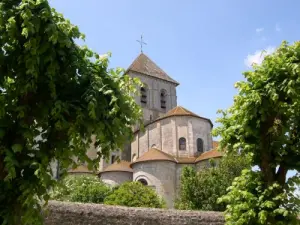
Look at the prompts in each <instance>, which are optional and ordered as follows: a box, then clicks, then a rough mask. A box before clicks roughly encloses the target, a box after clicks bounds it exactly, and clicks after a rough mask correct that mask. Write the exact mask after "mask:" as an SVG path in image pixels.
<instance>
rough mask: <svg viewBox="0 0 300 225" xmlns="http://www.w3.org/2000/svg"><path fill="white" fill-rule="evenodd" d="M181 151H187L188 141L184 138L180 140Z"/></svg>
mask: <svg viewBox="0 0 300 225" xmlns="http://www.w3.org/2000/svg"><path fill="white" fill-rule="evenodd" d="M179 150H186V140H185V138H184V137H181V138H179Z"/></svg>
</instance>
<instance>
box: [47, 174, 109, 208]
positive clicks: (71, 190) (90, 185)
mask: <svg viewBox="0 0 300 225" xmlns="http://www.w3.org/2000/svg"><path fill="white" fill-rule="evenodd" d="M110 193H111V189H110V187H108V186H107V185H105V184H104V183H103V182H101V181H100V180H99V179H98V178H97V177H95V176H86V175H81V176H68V177H66V178H65V179H64V180H62V182H61V183H60V184H59V186H57V187H56V188H55V189H54V190H53V191H52V192H51V197H52V199H55V200H59V201H71V202H92V203H103V201H104V199H105V197H106V196H108V195H109V194H110Z"/></svg>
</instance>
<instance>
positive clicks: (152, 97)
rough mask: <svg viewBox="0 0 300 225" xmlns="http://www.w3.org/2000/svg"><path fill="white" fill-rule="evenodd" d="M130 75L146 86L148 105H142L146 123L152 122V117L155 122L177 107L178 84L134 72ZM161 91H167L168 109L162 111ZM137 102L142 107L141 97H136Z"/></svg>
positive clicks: (130, 72)
mask: <svg viewBox="0 0 300 225" xmlns="http://www.w3.org/2000/svg"><path fill="white" fill-rule="evenodd" d="M128 75H129V76H131V77H133V78H134V77H138V78H139V79H140V80H141V82H142V83H144V84H145V85H146V90H147V104H146V105H144V104H143V105H142V107H143V114H144V120H145V121H148V120H150V116H151V117H152V119H153V120H154V119H156V118H158V117H159V116H162V115H164V114H165V113H166V112H168V111H169V110H170V109H172V108H174V107H175V106H177V96H176V84H173V83H171V82H168V81H165V80H161V79H158V78H155V77H151V76H148V75H144V74H141V73H137V72H133V71H129V73H128ZM161 90H165V92H166V94H167V96H166V101H167V102H166V109H162V108H161V105H160V92H161ZM135 101H136V103H137V104H139V105H141V102H140V96H135Z"/></svg>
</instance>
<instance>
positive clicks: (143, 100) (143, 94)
mask: <svg viewBox="0 0 300 225" xmlns="http://www.w3.org/2000/svg"><path fill="white" fill-rule="evenodd" d="M141 103H142V104H147V88H146V86H143V87H141Z"/></svg>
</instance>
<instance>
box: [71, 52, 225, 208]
mask: <svg viewBox="0 0 300 225" xmlns="http://www.w3.org/2000/svg"><path fill="white" fill-rule="evenodd" d="M127 74H128V75H129V76H131V77H138V78H139V79H140V80H141V82H142V83H143V84H144V86H143V87H141V88H140V95H139V96H136V97H135V100H136V102H137V104H139V105H140V106H141V107H142V109H143V120H144V130H143V131H142V130H139V129H135V130H134V139H133V141H132V142H131V144H129V145H128V146H127V147H125V149H124V151H122V152H121V151H116V152H112V154H111V157H110V160H109V161H105V160H101V162H100V171H99V177H100V179H101V180H102V181H103V182H105V183H107V184H109V185H118V184H121V183H123V182H126V181H139V182H141V183H143V184H144V185H147V186H150V187H152V188H153V189H154V190H155V191H156V192H157V193H158V195H159V196H161V197H162V198H163V199H164V200H165V201H166V203H167V206H168V207H169V208H172V207H173V206H174V200H175V198H176V195H177V194H178V191H179V188H180V175H181V171H182V168H183V167H184V166H193V167H195V168H196V169H197V170H201V169H203V168H205V167H207V166H209V165H210V162H209V161H210V159H215V160H216V161H218V159H220V157H222V155H221V153H220V152H218V151H217V150H216V147H217V142H214V141H213V139H212V136H211V131H212V127H213V124H212V122H211V121H210V119H208V118H204V117H201V116H199V115H197V114H195V113H193V112H191V111H189V110H187V109H185V108H184V107H182V106H178V105H177V95H176V87H177V86H178V85H179V83H178V82H177V81H175V80H174V79H172V78H171V77H170V76H168V75H167V74H166V73H165V72H164V71H163V70H162V69H161V68H159V67H158V66H157V65H156V64H155V63H154V62H153V61H152V60H151V59H149V58H148V57H147V56H146V55H145V54H143V53H141V54H140V55H139V56H138V57H137V58H136V59H135V60H134V62H133V63H132V64H131V65H130V66H129V68H128V69H127ZM117 158H120V161H119V162H118V161H117V160H116V159H117ZM72 172H73V173H82V172H85V170H84V169H83V168H78V169H76V170H74V171H72ZM86 172H87V171H86Z"/></svg>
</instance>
